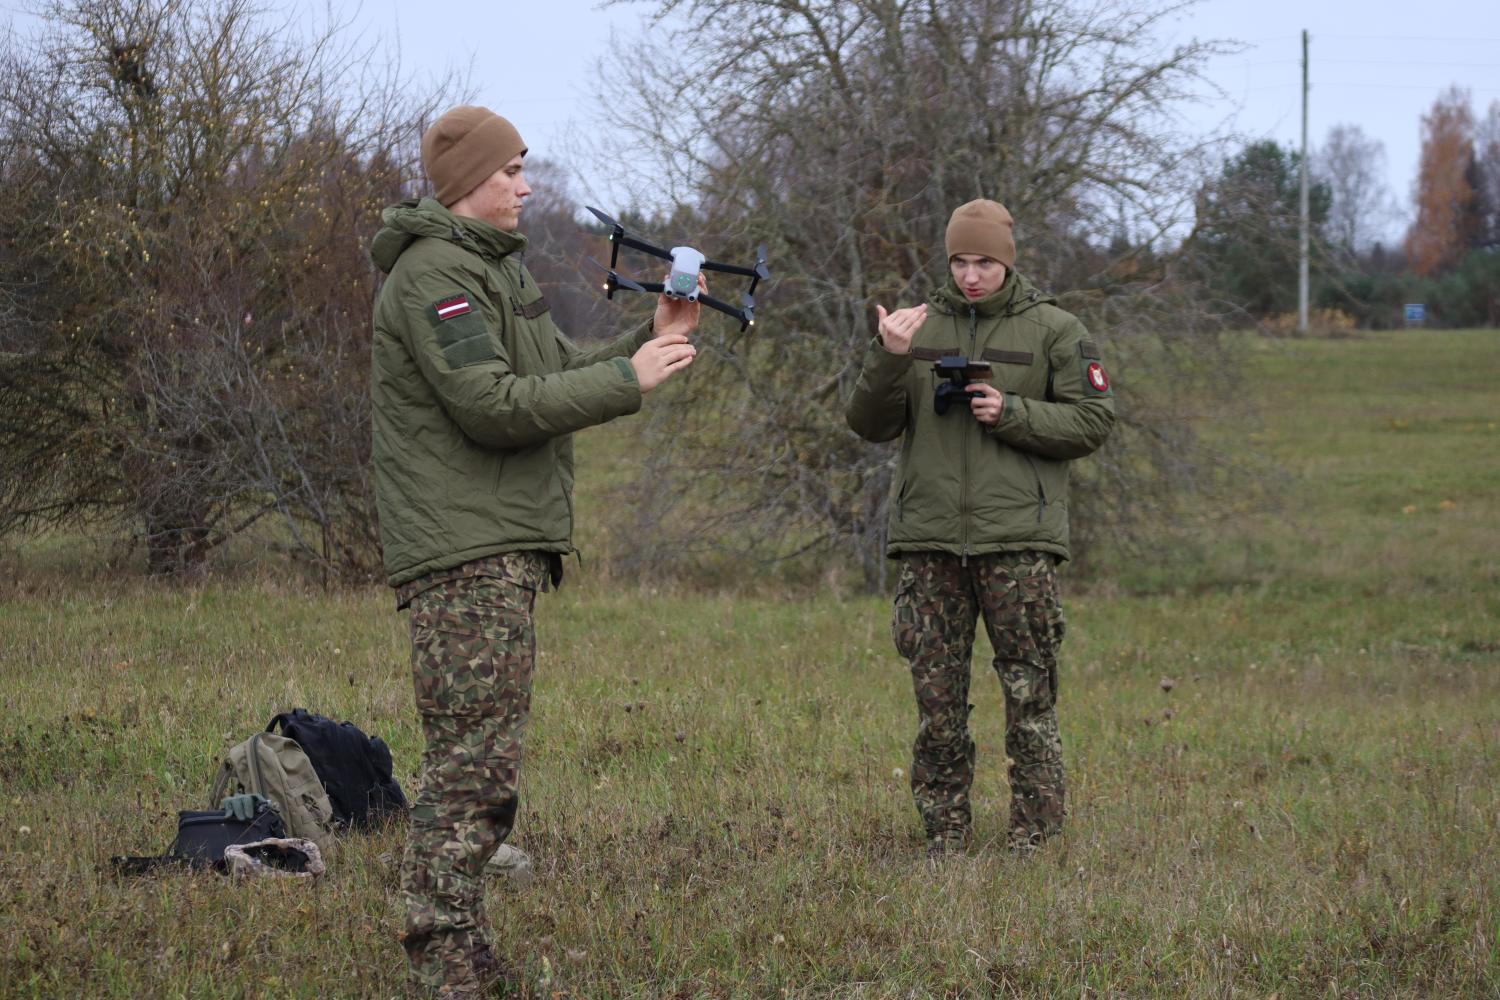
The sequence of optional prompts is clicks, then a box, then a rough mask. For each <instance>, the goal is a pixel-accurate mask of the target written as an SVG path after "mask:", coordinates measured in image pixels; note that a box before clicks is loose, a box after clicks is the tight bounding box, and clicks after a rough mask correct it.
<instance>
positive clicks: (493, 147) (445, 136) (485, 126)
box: [422, 104, 526, 205]
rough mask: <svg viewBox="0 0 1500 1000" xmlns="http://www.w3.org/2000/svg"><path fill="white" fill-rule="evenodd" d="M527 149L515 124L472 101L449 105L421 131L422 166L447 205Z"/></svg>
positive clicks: (441, 200)
mask: <svg viewBox="0 0 1500 1000" xmlns="http://www.w3.org/2000/svg"><path fill="white" fill-rule="evenodd" d="M525 152H526V143H524V142H522V141H521V133H519V132H517V131H516V127H515V126H514V125H512V124H511V123H510V122H508V121H506V120H505V119H504V118H501V117H500V116H499V115H497V114H495V112H493V111H491V110H490V109H489V108H480V107H475V106H474V105H472V104H463V105H460V106H458V107H456V108H452V109H450V110H449V111H447V112H446V113H444V114H443V116H442V117H441V118H439V119H438V120H437V121H435V122H433V123H432V125H431V126H430V127H429V128H428V129H427V131H426V132H423V133H422V169H424V170H426V171H427V178H428V180H430V181H432V186H433V187H434V188H436V189H437V200H438V201H440V202H442V203H443V204H444V205H452V204H453V203H454V202H455V201H458V199H460V198H462V197H463V196H464V195H466V194H468V193H469V192H470V191H472V190H474V189H475V188H477V187H478V186H479V185H480V184H481V183H482V182H483V181H484V180H485V178H487V177H489V176H490V174H493V173H494V172H495V171H496V170H499V169H500V168H501V167H503V166H505V165H506V164H507V163H509V162H510V161H511V159H512V158H513V157H515V155H516V154H517V153H525Z"/></svg>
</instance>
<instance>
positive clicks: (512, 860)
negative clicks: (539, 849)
mask: <svg viewBox="0 0 1500 1000" xmlns="http://www.w3.org/2000/svg"><path fill="white" fill-rule="evenodd" d="M484 874H485V875H486V876H488V877H489V878H500V877H502V876H503V877H504V878H506V879H508V880H509V881H510V884H511V885H513V886H515V887H516V888H517V889H525V888H526V887H527V886H529V885H531V883H532V881H533V880H534V879H535V878H536V872H535V871H534V870H533V868H532V866H531V858H530V856H529V855H527V853H526V852H525V851H523V850H521V849H520V848H519V847H512V846H511V845H509V844H501V845H500V846H499V847H497V848H495V853H494V854H492V855H490V859H489V860H488V861H486V862H485V864H484Z"/></svg>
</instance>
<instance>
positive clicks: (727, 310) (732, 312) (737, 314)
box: [698, 292, 750, 323]
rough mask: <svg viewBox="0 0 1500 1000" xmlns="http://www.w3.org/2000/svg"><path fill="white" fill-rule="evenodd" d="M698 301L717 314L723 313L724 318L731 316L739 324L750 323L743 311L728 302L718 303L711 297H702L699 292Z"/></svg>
mask: <svg viewBox="0 0 1500 1000" xmlns="http://www.w3.org/2000/svg"><path fill="white" fill-rule="evenodd" d="M698 301H699V302H701V303H703V304H704V305H706V306H708V307H709V308H710V309H717V310H719V312H721V313H723V314H724V315H726V316H733V317H734V318H735V319H737V320H739V321H740V322H741V323H748V322H749V321H750V320H749V317H747V316H746V315H745V311H744V310H743V309H740V308H739V307H738V306H732V305H730V304H729V303H728V302H720V301H719V300H718V299H716V298H714V297H713V296H711V295H704V294H702V293H701V292H700V293H699V294H698Z"/></svg>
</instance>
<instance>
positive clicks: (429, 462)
mask: <svg viewBox="0 0 1500 1000" xmlns="http://www.w3.org/2000/svg"><path fill="white" fill-rule="evenodd" d="M381 218H382V221H383V222H384V226H383V227H382V228H381V230H380V232H379V233H378V234H377V235H376V236H375V240H374V243H373V245H372V247H371V256H372V257H373V258H374V260H375V263H376V265H377V266H379V267H380V269H381V270H382V271H385V272H386V273H387V274H388V275H389V276H388V277H387V278H386V280H385V283H384V285H383V286H382V288H381V290H380V296H379V298H378V299H377V301H376V304H375V333H374V347H373V351H374V354H373V358H372V366H371V395H372V404H373V409H374V420H373V423H374V461H375V493H376V500H377V503H378V506H379V512H380V541H381V546H382V549H383V551H384V556H385V568H386V573H387V575H388V577H389V582H390V584H391V586H393V587H394V586H399V585H400V584H402V583H405V582H407V581H409V580H413V579H415V578H417V577H419V576H423V575H425V574H427V573H431V572H434V571H436V570H443V569H449V568H451V567H454V566H458V565H460V564H462V563H466V562H469V561H470V560H473V559H477V558H480V557H482V556H487V555H494V554H496V553H500V552H511V551H518V550H522V549H533V550H539V551H544V552H568V551H571V550H572V533H573V500H572V491H573V448H572V443H571V440H570V439H569V436H568V435H569V434H571V433H572V432H573V431H576V430H580V429H581V428H584V427H589V426H591V425H593V424H602V423H604V422H605V421H608V420H612V419H614V418H615V417H618V416H621V415H623V414H626V413H634V412H635V411H636V410H638V409H640V405H641V389H640V383H639V382H637V381H636V377H635V372H634V370H633V369H632V368H631V366H630V362H629V360H628V359H629V355H630V354H632V353H634V351H635V350H637V349H638V348H639V347H640V345H641V344H643V343H644V342H645V341H646V339H647V338H648V337H649V336H650V331H649V330H644V331H641V332H640V333H637V334H635V335H630V336H625V337H621V338H619V339H617V340H615V341H613V342H611V343H607V344H604V345H603V346H601V347H599V348H597V349H594V350H591V351H582V350H580V349H579V348H578V347H576V346H575V345H574V344H573V343H572V342H571V341H569V340H568V338H567V337H565V336H563V334H562V333H561V331H559V330H558V329H557V326H556V324H555V323H553V321H552V317H551V315H550V314H549V312H548V310H547V303H546V301H545V299H544V298H543V297H542V293H541V290H540V289H538V288H537V286H536V282H535V280H534V279H533V278H532V277H531V275H529V274H528V273H527V272H526V269H525V267H524V265H523V264H522V262H521V253H522V251H524V250H525V248H526V238H525V237H524V236H521V235H519V234H516V233H507V232H503V231H501V230H499V229H496V228H495V227H493V226H490V225H488V224H486V223H484V222H480V221H478V220H475V219H469V218H462V217H459V216H456V215H454V214H453V213H451V212H449V211H448V210H447V209H446V208H444V207H443V206H442V205H441V204H440V203H438V202H437V201H434V200H432V199H430V198H425V199H423V200H422V201H421V202H420V203H418V202H403V203H401V204H399V205H392V206H391V207H390V208H387V209H386V210H385V212H384V213H383V215H382V217H381Z"/></svg>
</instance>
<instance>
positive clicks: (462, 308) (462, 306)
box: [433, 295, 472, 319]
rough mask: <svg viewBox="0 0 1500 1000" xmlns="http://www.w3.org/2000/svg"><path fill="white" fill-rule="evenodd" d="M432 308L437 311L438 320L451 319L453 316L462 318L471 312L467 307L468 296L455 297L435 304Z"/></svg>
mask: <svg viewBox="0 0 1500 1000" xmlns="http://www.w3.org/2000/svg"><path fill="white" fill-rule="evenodd" d="M433 308H434V309H436V310H437V318H438V319H452V318H453V317H455V316H462V315H464V314H465V313H467V312H471V311H472V309H471V308H470V306H469V299H468V296H465V295H455V296H454V297H453V298H451V299H444V300H443V301H441V302H438V303H435V304H434V305H433Z"/></svg>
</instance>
